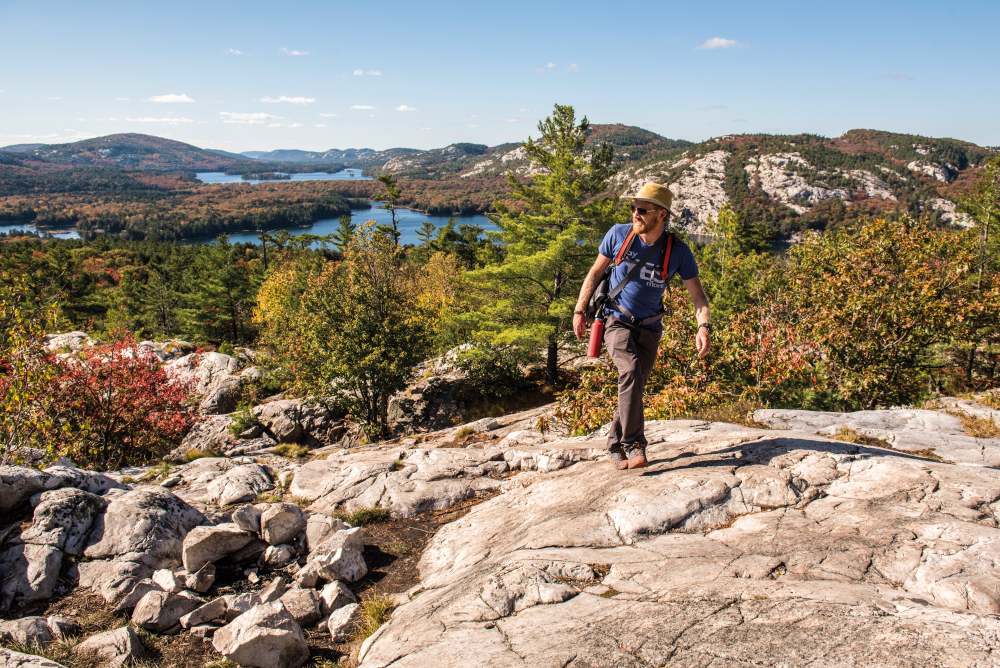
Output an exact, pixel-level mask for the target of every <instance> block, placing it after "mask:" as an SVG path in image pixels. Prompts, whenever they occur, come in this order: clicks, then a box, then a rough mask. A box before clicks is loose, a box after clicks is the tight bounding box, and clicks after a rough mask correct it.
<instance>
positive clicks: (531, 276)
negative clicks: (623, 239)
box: [470, 104, 615, 383]
mask: <svg viewBox="0 0 1000 668" xmlns="http://www.w3.org/2000/svg"><path fill="white" fill-rule="evenodd" d="M588 127H589V121H588V120H587V118H586V117H584V118H583V119H581V120H580V121H579V122H577V120H576V114H575V111H574V110H573V107H571V106H568V105H559V104H557V105H556V106H555V109H554V110H553V113H552V115H551V116H549V117H548V118H546V119H545V120H543V121H541V122H540V123H539V124H538V129H539V132H540V133H541V136H540V137H539V139H538V140H533V139H528V140H527V141H526V142H525V143H524V149H525V151H526V152H527V155H528V157H529V158H530V159H531V161H532V164H533V165H534V166H535V167H537V168H539V171H538V173H536V174H535V175H534V176H532V177H530V179H529V180H528V181H522V180H520V179H518V178H516V177H514V176H513V175H511V176H510V177H509V183H510V188H511V191H512V198H513V199H514V200H516V201H517V202H518V204H519V206H518V207H517V208H515V207H513V206H509V205H508V204H505V203H503V202H499V203H497V207H496V214H495V215H493V216H491V218H492V219H493V220H494V221H495V222H496V224H497V226H498V227H499V228H500V231H499V233H498V236H499V238H500V240H501V241H502V242H503V243H504V252H505V255H504V257H503V259H502V261H499V262H496V263H494V264H491V265H489V266H486V267H484V268H483V269H479V270H476V271H474V272H473V273H472V274H471V275H470V279H471V280H472V281H474V282H475V284H476V285H477V287H478V289H479V291H480V294H481V295H482V296H483V299H482V301H481V303H480V305H479V308H478V309H477V313H476V317H477V321H478V323H477V325H478V326H477V333H478V335H479V336H480V337H482V338H484V339H485V340H487V341H489V342H491V343H493V344H497V345H509V344H515V345H517V346H519V347H522V348H524V349H528V350H531V349H534V348H544V349H545V351H546V353H545V357H546V361H545V369H546V377H547V379H548V380H549V382H553V383H554V382H556V380H557V372H558V350H559V340H560V335H561V334H563V333H564V332H566V331H568V328H569V323H570V321H571V319H572V313H573V305H574V302H575V300H576V292H575V290H576V289H577V288H578V286H579V284H580V281H581V280H582V279H583V277H584V276H585V275H586V272H587V269H588V267H589V266H590V264H591V263H592V262H593V259H594V256H595V254H596V252H597V245H598V243H599V241H600V239H601V235H602V234H603V233H604V232H605V230H606V229H607V228H608V227H609V226H610V224H611V221H612V220H613V217H614V212H615V204H614V203H613V202H611V201H610V200H608V199H606V198H602V197H601V193H603V192H604V190H605V189H606V186H607V180H608V177H609V176H610V175H611V173H612V161H613V152H612V149H611V147H610V146H608V145H600V146H596V147H588V148H586V149H585V146H584V145H585V141H586V137H587V129H588Z"/></svg>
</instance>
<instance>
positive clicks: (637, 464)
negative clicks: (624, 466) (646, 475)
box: [628, 455, 646, 469]
mask: <svg viewBox="0 0 1000 668" xmlns="http://www.w3.org/2000/svg"><path fill="white" fill-rule="evenodd" d="M645 465H646V457H645V455H635V456H634V457H629V458H628V467H629V468H630V469H641V468H642V467H643V466H645Z"/></svg>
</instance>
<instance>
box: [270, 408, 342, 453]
mask: <svg viewBox="0 0 1000 668" xmlns="http://www.w3.org/2000/svg"><path fill="white" fill-rule="evenodd" d="M253 416H254V418H255V419H256V420H257V422H258V423H259V424H260V425H261V426H262V427H263V428H264V430H265V431H266V432H267V434H268V436H270V437H271V438H273V439H274V440H275V441H277V442H278V443H300V442H301V443H305V444H307V445H310V446H312V447H321V446H326V445H333V444H335V443H338V442H340V440H341V439H342V438H343V437H344V435H345V434H346V433H347V428H346V426H345V425H344V422H343V420H342V419H341V417H342V416H339V415H337V414H336V413H334V412H333V411H331V410H330V409H328V408H326V407H325V406H323V405H321V404H318V403H314V402H308V401H304V400H301V399H278V400H275V401H268V402H267V403H264V404H261V405H260V406H255V407H254V409H253Z"/></svg>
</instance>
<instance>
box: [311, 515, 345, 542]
mask: <svg viewBox="0 0 1000 668" xmlns="http://www.w3.org/2000/svg"><path fill="white" fill-rule="evenodd" d="M350 528H351V527H350V525H349V524H348V523H347V522H344V521H343V520H338V519H337V518H335V517H330V516H329V515H325V514H323V513H309V516H308V518H307V519H306V549H307V550H309V551H310V552H311V551H313V550H315V549H316V548H317V547H318V546H319V545H320V543H322V542H323V541H324V540H326V539H327V538H328V537H330V536H332V535H333V534H334V533H336V532H337V531H341V530H343V529H350Z"/></svg>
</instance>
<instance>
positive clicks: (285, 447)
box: [274, 443, 309, 459]
mask: <svg viewBox="0 0 1000 668" xmlns="http://www.w3.org/2000/svg"><path fill="white" fill-rule="evenodd" d="M274 453H275V454H277V455H281V456H282V457H287V458H289V459H302V458H304V457H308V456H309V447H308V446H305V445H302V444H301V443H281V444H279V445H277V446H275V448H274Z"/></svg>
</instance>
